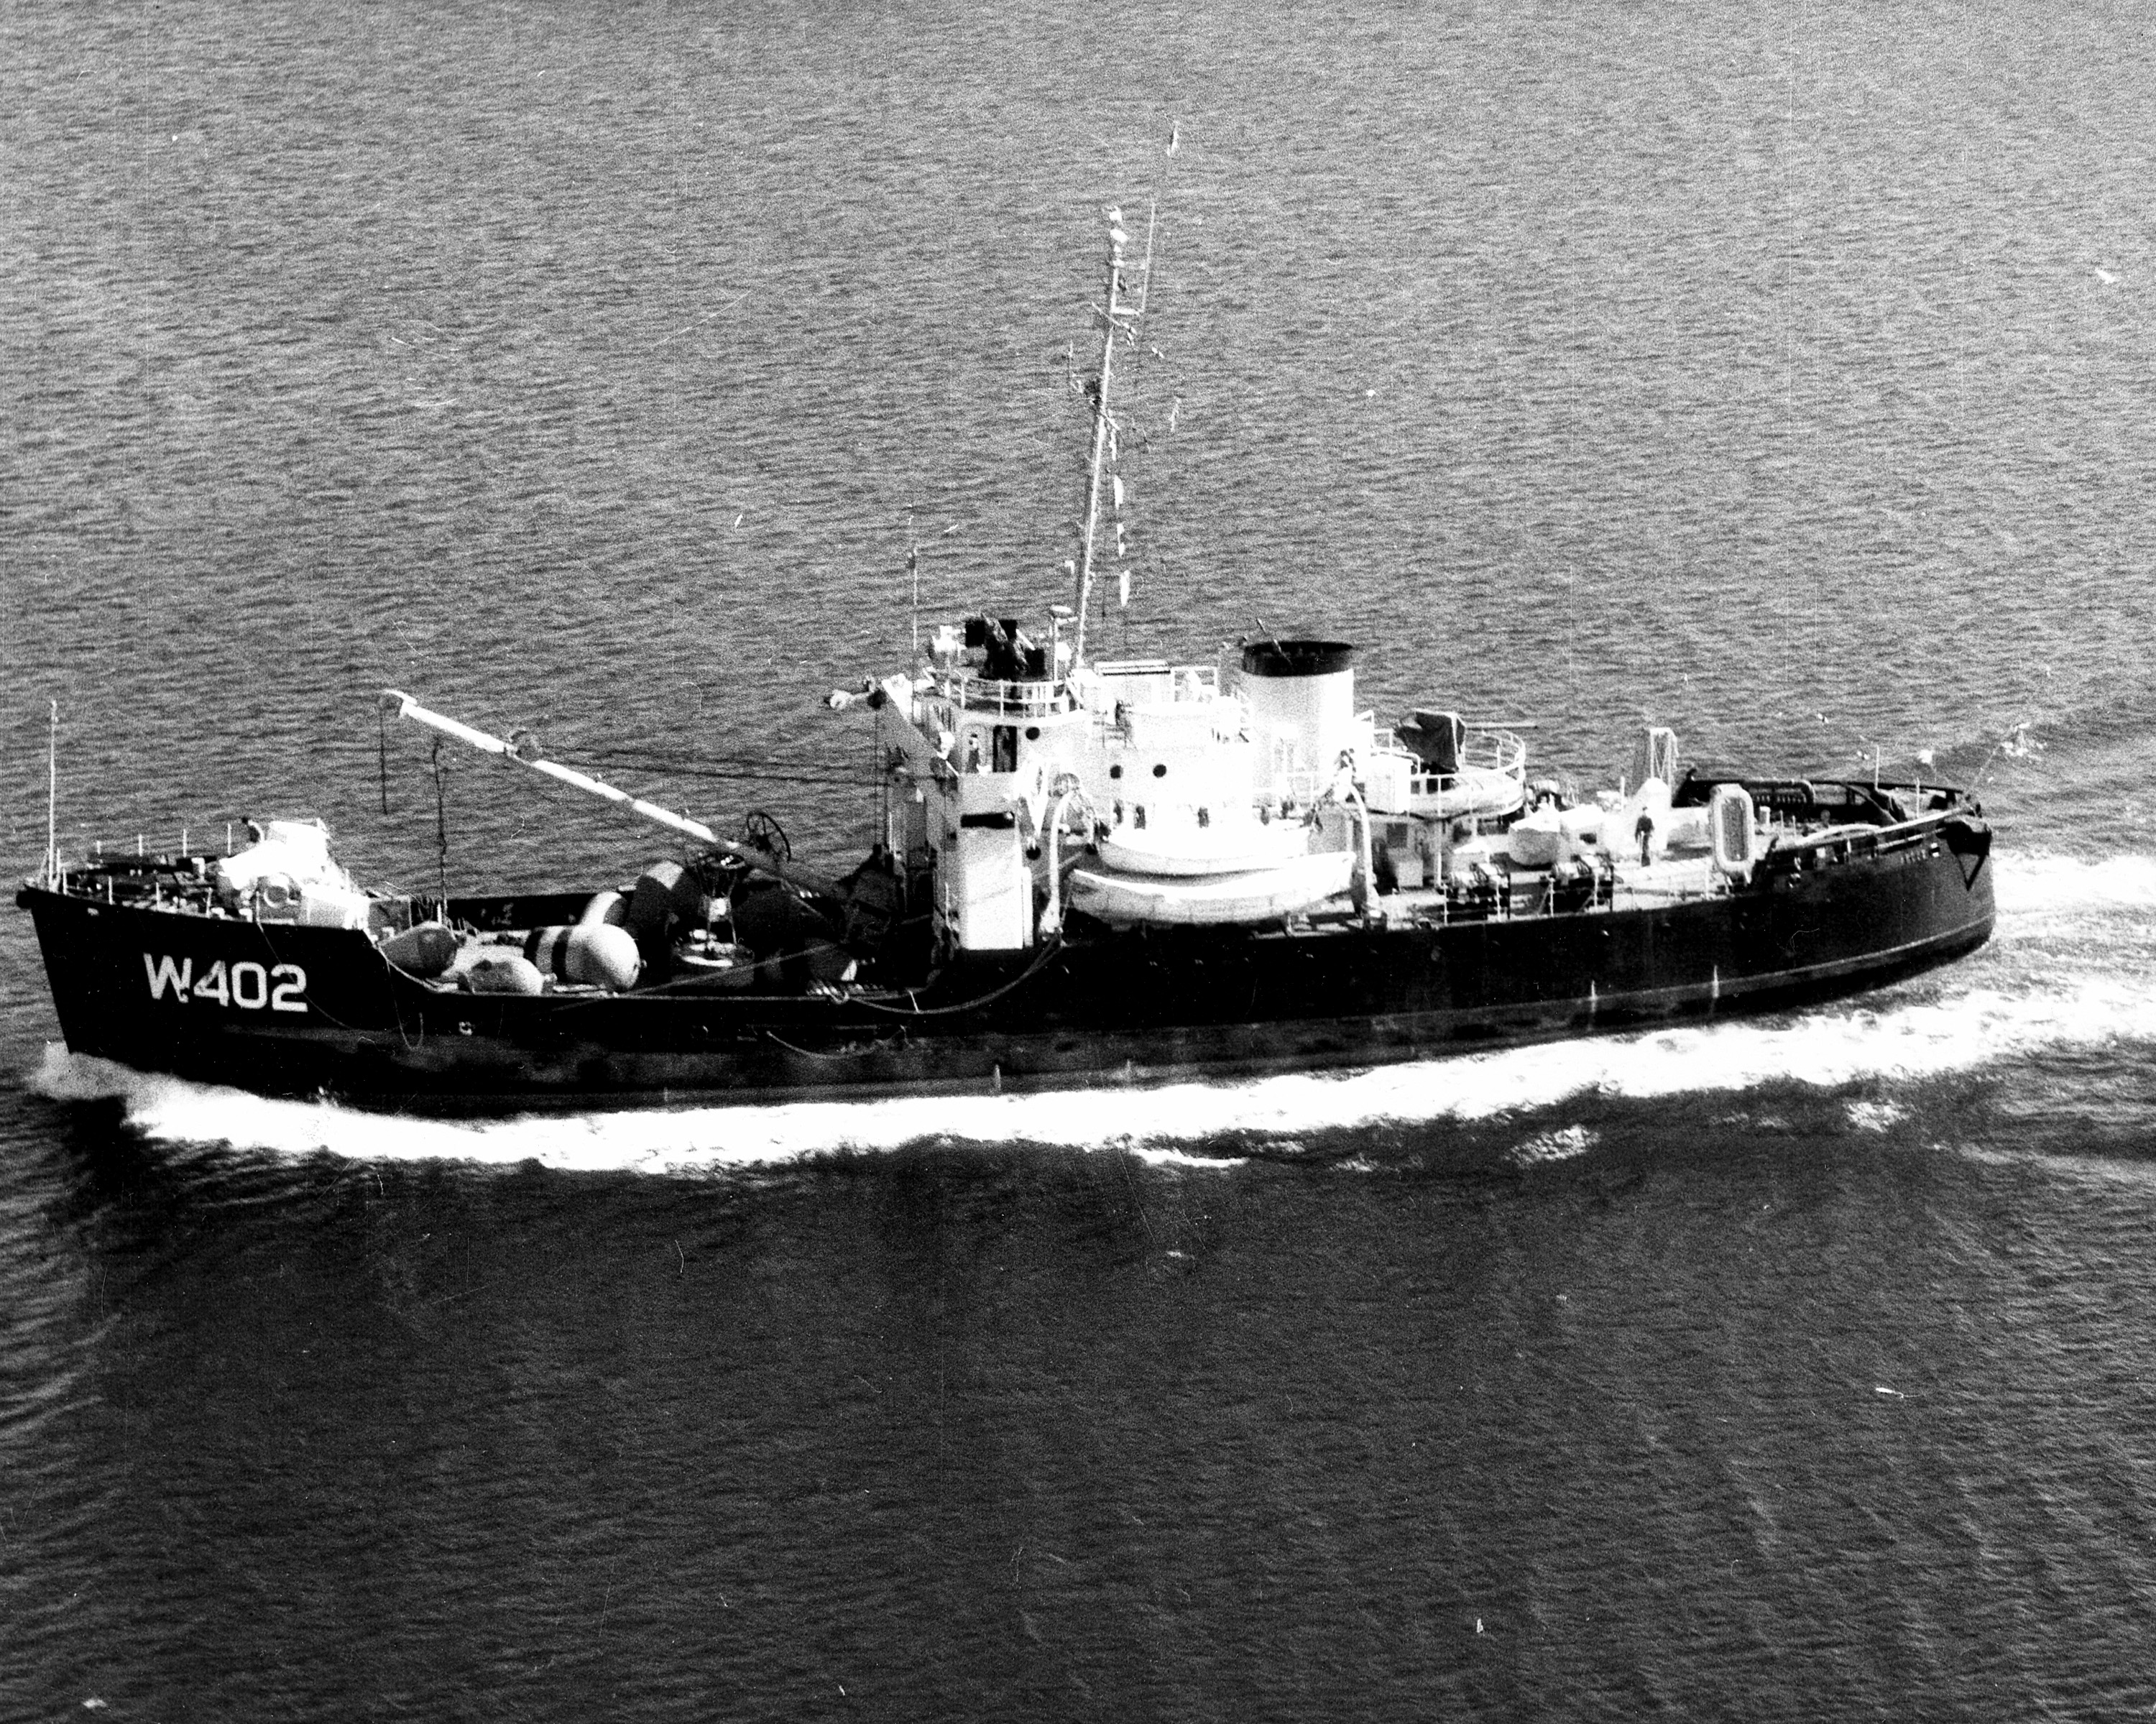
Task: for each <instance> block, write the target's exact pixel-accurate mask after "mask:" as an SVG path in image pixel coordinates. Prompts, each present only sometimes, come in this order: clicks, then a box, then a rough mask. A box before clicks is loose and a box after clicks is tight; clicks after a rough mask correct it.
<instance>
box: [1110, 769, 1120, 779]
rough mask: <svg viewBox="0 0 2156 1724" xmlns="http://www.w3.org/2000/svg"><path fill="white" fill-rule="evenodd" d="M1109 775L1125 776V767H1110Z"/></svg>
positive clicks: (1115, 776)
mask: <svg viewBox="0 0 2156 1724" xmlns="http://www.w3.org/2000/svg"><path fill="white" fill-rule="evenodd" d="M1108 776H1109V777H1111V778H1120V777H1122V776H1123V769H1122V767H1109V768H1108Z"/></svg>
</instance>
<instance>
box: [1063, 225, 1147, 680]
mask: <svg viewBox="0 0 2156 1724" xmlns="http://www.w3.org/2000/svg"><path fill="white" fill-rule="evenodd" d="M1158 221H1159V209H1158V206H1149V207H1148V208H1147V211H1146V249H1145V255H1144V257H1143V258H1142V259H1140V260H1139V264H1138V288H1137V302H1136V303H1135V304H1133V303H1132V302H1130V301H1128V300H1126V299H1125V298H1124V297H1123V254H1124V249H1125V248H1126V247H1127V246H1128V245H1129V244H1130V242H1131V236H1130V235H1129V233H1127V232H1125V231H1124V228H1123V213H1122V209H1121V208H1116V207H1114V206H1111V208H1109V211H1108V297H1107V301H1106V309H1105V310H1103V312H1102V313H1101V375H1100V377H1099V380H1098V381H1097V382H1096V384H1095V386H1094V391H1093V454H1092V459H1091V461H1090V462H1089V463H1088V464H1087V469H1086V525H1085V528H1084V531H1083V532H1082V534H1081V542H1080V546H1079V552H1078V591H1077V597H1076V603H1075V605H1074V607H1073V608H1075V610H1076V611H1077V613H1078V623H1077V632H1076V634H1075V636H1074V638H1073V639H1072V643H1071V648H1070V668H1071V669H1072V670H1077V669H1079V668H1080V667H1081V665H1083V664H1085V662H1086V609H1087V605H1088V602H1089V601H1090V600H1091V598H1092V596H1093V546H1094V545H1095V543H1096V541H1098V539H1099V537H1100V531H1101V475H1102V474H1103V473H1104V472H1105V471H1106V468H1107V465H1108V461H1109V459H1110V450H1111V448H1112V446H1113V444H1114V440H1115V421H1114V419H1113V418H1111V415H1110V413H1109V412H1108V374H1109V371H1110V368H1111V366H1112V365H1113V363H1114V361H1115V357H1116V336H1119V335H1120V336H1122V337H1123V339H1124V340H1125V341H1136V340H1137V326H1138V323H1139V321H1141V320H1142V318H1143V317H1144V316H1145V306H1146V289H1147V285H1148V283H1149V282H1150V281H1151V280H1152V238H1153V230H1154V228H1155V227H1156V226H1157V225H1158ZM1118 548H1119V549H1120V545H1119V546H1118Z"/></svg>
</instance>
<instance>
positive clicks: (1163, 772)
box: [1152, 761, 1168, 778]
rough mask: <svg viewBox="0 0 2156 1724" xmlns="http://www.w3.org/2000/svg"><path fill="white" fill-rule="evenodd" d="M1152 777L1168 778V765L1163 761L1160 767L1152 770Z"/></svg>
mask: <svg viewBox="0 0 2156 1724" xmlns="http://www.w3.org/2000/svg"><path fill="white" fill-rule="evenodd" d="M1152 775H1153V777H1156V778H1165V777H1167V776H1168V763H1167V762H1165V761H1163V762H1161V764H1160V765H1158V766H1157V767H1154V768H1153V769H1152Z"/></svg>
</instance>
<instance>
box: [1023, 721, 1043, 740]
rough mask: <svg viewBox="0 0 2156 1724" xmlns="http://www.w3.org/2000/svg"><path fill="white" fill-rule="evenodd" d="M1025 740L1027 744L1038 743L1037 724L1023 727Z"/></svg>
mask: <svg viewBox="0 0 2156 1724" xmlns="http://www.w3.org/2000/svg"><path fill="white" fill-rule="evenodd" d="M1025 740H1026V741H1029V742H1038V741H1039V740H1040V726H1039V725H1037V724H1029V725H1028V726H1026V727H1025Z"/></svg>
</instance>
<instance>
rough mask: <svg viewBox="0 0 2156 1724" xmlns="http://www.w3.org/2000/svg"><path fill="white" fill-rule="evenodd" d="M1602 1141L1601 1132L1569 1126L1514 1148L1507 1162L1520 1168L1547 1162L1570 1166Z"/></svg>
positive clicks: (1583, 1127) (1544, 1133)
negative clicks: (1568, 1163)
mask: <svg viewBox="0 0 2156 1724" xmlns="http://www.w3.org/2000/svg"><path fill="white" fill-rule="evenodd" d="M1601 1141H1602V1134H1601V1133H1600V1132H1599V1131H1589V1130H1588V1129H1587V1127H1586V1126H1563V1127H1561V1128H1560V1129H1558V1130H1557V1131H1544V1132H1542V1133H1541V1134H1540V1135H1538V1136H1537V1137H1530V1138H1528V1139H1527V1142H1524V1143H1516V1144H1514V1145H1513V1146H1512V1150H1511V1152H1509V1153H1508V1154H1507V1156H1506V1157H1505V1159H1506V1160H1507V1161H1508V1162H1512V1165H1513V1166H1514V1167H1535V1166H1537V1165H1538V1164H1540V1163H1542V1162H1568V1161H1570V1160H1572V1159H1573V1157H1575V1156H1583V1155H1585V1154H1586V1153H1587V1152H1588V1151H1589V1150H1590V1149H1592V1148H1594V1146H1595V1145H1596V1144H1598V1143H1599V1142H1601Z"/></svg>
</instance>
